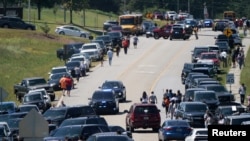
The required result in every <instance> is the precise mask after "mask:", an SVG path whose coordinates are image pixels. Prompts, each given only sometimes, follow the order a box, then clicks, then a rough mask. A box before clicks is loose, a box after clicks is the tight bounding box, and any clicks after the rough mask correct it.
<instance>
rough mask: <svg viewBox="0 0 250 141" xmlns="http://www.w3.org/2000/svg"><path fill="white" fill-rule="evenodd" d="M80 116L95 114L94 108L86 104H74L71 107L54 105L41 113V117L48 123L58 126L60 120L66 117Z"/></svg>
mask: <svg viewBox="0 0 250 141" xmlns="http://www.w3.org/2000/svg"><path fill="white" fill-rule="evenodd" d="M81 116H96V113H95V111H94V109H93V108H92V107H90V106H88V105H75V106H71V107H55V108H50V109H48V110H47V111H46V112H45V113H43V117H44V118H45V120H47V121H48V123H49V124H56V125H57V126H59V125H60V124H61V123H62V121H64V120H65V119H68V118H76V117H81Z"/></svg>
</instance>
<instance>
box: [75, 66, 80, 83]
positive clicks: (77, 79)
mask: <svg viewBox="0 0 250 141" xmlns="http://www.w3.org/2000/svg"><path fill="white" fill-rule="evenodd" d="M75 75H76V81H77V82H79V79H80V75H81V70H80V68H79V67H78V66H76V67H75Z"/></svg>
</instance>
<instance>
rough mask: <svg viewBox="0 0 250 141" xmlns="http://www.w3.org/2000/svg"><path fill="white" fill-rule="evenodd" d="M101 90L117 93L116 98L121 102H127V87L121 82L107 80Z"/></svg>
mask: <svg viewBox="0 0 250 141" xmlns="http://www.w3.org/2000/svg"><path fill="white" fill-rule="evenodd" d="M99 88H100V89H102V90H109V89H111V90H113V91H114V92H115V96H116V98H117V99H119V101H122V102H125V101H126V87H125V85H124V84H123V82H122V81H120V80H106V81H105V82H103V84H102V86H100V87H99Z"/></svg>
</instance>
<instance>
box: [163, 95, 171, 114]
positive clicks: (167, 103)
mask: <svg viewBox="0 0 250 141" xmlns="http://www.w3.org/2000/svg"><path fill="white" fill-rule="evenodd" d="M169 104H170V99H169V97H168V96H166V97H163V101H162V106H163V107H164V108H165V112H166V116H167V114H168V109H169Z"/></svg>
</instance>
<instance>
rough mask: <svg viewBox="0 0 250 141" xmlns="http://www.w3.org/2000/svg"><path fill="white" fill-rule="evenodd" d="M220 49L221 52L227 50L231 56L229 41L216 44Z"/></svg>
mask: <svg viewBox="0 0 250 141" xmlns="http://www.w3.org/2000/svg"><path fill="white" fill-rule="evenodd" d="M215 45H217V46H218V47H219V50H220V52H222V51H223V50H225V51H226V52H227V53H228V54H231V50H230V46H229V44H228V42H227V41H219V42H217V43H215Z"/></svg>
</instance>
